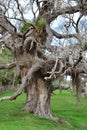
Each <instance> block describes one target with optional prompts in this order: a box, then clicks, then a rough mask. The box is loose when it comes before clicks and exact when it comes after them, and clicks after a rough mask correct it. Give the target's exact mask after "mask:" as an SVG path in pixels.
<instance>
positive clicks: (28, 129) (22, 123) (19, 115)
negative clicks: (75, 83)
mask: <svg viewBox="0 0 87 130" xmlns="http://www.w3.org/2000/svg"><path fill="white" fill-rule="evenodd" d="M6 95H12V92H10V93H7V94H1V95H0V97H2V96H6ZM24 101H25V95H24V94H22V95H21V96H20V97H18V98H17V100H16V101H4V102H1V103H0V130H87V98H82V99H81V101H80V103H79V104H78V105H76V97H75V94H73V93H70V92H68V91H63V92H62V93H61V94H60V93H59V92H58V91H56V92H55V95H53V96H52V100H51V107H52V113H53V114H54V115H56V116H59V117H60V118H61V119H62V120H63V121H64V123H63V124H59V123H56V122H54V121H51V120H47V119H43V118H39V117H37V116H34V115H31V114H29V113H28V112H24V111H22V107H23V105H24Z"/></svg>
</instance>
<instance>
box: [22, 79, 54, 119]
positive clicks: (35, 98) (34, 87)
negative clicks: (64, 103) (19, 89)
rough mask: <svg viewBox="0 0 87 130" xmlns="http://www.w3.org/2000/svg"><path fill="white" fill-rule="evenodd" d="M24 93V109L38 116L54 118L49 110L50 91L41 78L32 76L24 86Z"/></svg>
mask: <svg viewBox="0 0 87 130" xmlns="http://www.w3.org/2000/svg"><path fill="white" fill-rule="evenodd" d="M26 93H27V94H26V95H27V97H26V104H25V106H24V110H26V111H29V112H30V113H33V114H35V115H38V116H40V117H45V118H48V119H53V120H55V117H53V116H52V114H51V110H50V98H51V92H50V90H49V87H48V86H47V84H46V83H45V81H44V79H43V78H37V77H33V79H32V80H31V81H30V82H29V84H28V85H27V86H26Z"/></svg>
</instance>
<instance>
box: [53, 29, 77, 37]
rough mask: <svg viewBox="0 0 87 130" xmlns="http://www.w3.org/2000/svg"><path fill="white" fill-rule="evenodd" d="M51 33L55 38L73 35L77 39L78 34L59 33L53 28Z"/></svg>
mask: <svg viewBox="0 0 87 130" xmlns="http://www.w3.org/2000/svg"><path fill="white" fill-rule="evenodd" d="M51 31H52V33H53V35H54V36H55V37H56V38H59V39H62V38H72V37H75V38H77V39H78V35H77V34H60V33H57V32H55V31H54V30H53V29H51Z"/></svg>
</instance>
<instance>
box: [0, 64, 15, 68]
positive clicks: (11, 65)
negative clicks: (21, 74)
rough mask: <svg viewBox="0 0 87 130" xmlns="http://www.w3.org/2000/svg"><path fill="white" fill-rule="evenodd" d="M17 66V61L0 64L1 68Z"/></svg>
mask: <svg viewBox="0 0 87 130" xmlns="http://www.w3.org/2000/svg"><path fill="white" fill-rule="evenodd" d="M15 66H16V62H13V63H9V64H5V65H1V64H0V69H12V68H13V67H15Z"/></svg>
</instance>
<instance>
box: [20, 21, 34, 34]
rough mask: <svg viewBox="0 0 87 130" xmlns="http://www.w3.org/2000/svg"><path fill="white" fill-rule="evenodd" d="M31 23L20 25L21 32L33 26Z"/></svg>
mask: <svg viewBox="0 0 87 130" xmlns="http://www.w3.org/2000/svg"><path fill="white" fill-rule="evenodd" d="M31 26H32V25H31V23H27V22H24V23H22V24H21V25H20V27H19V30H20V31H21V32H25V31H26V30H27V29H28V28H29V27H31Z"/></svg>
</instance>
